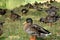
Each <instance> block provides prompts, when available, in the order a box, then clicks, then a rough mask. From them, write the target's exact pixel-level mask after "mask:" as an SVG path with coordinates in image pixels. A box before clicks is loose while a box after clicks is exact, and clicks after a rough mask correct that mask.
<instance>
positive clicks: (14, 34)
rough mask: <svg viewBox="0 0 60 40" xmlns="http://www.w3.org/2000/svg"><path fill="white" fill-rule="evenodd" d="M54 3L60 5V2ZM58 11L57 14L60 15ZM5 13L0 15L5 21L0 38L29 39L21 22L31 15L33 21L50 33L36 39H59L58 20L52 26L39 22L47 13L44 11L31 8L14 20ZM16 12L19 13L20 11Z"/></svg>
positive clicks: (1, 39)
mask: <svg viewBox="0 0 60 40" xmlns="http://www.w3.org/2000/svg"><path fill="white" fill-rule="evenodd" d="M55 4H56V5H58V7H59V6H60V3H55ZM19 9H20V8H19ZM59 11H60V10H59ZM59 11H58V14H59V15H60V12H59ZM7 14H10V13H7ZM7 14H6V15H5V16H3V17H2V16H0V20H1V21H5V23H4V26H3V31H4V33H3V34H2V35H1V36H0V40H29V35H28V34H27V33H25V31H24V29H23V28H24V25H23V22H24V21H25V19H26V18H28V17H31V18H32V19H33V20H34V23H36V24H38V25H41V26H42V27H44V28H45V29H47V30H49V31H50V32H51V33H52V35H51V36H48V37H46V38H44V39H42V38H38V39H37V40H60V20H58V21H57V22H55V23H54V24H53V26H52V27H50V26H48V24H44V23H40V22H39V21H38V20H39V19H40V18H41V17H45V16H46V15H47V14H46V13H45V12H44V11H43V12H39V11H36V10H32V9H31V10H30V11H29V12H28V14H27V15H24V16H22V18H21V20H17V21H15V22H14V21H12V20H11V19H10V18H9V15H7ZM18 14H19V15H21V12H20V13H18ZM6 16H8V17H6Z"/></svg>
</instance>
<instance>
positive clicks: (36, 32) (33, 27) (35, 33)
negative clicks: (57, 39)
mask: <svg viewBox="0 0 60 40" xmlns="http://www.w3.org/2000/svg"><path fill="white" fill-rule="evenodd" d="M23 24H24V30H25V32H26V33H27V34H29V35H30V40H36V38H37V37H46V36H48V35H51V32H49V31H48V30H46V29H45V28H43V27H41V26H39V25H38V24H33V20H32V18H27V19H26V21H25V22H24V23H23Z"/></svg>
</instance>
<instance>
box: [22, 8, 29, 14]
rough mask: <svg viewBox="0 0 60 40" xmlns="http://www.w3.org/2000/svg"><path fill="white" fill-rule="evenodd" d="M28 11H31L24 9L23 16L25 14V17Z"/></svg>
mask: <svg viewBox="0 0 60 40" xmlns="http://www.w3.org/2000/svg"><path fill="white" fill-rule="evenodd" d="M28 11H29V10H28V9H26V8H23V9H22V10H21V12H22V15H23V14H25V15H26V14H27V12H28Z"/></svg>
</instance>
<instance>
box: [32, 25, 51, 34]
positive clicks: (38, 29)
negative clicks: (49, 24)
mask: <svg viewBox="0 0 60 40" xmlns="http://www.w3.org/2000/svg"><path fill="white" fill-rule="evenodd" d="M32 28H34V29H35V30H37V31H38V32H39V33H43V34H49V33H50V32H49V31H48V30H46V29H44V28H43V27H41V26H39V25H37V24H33V27H32Z"/></svg>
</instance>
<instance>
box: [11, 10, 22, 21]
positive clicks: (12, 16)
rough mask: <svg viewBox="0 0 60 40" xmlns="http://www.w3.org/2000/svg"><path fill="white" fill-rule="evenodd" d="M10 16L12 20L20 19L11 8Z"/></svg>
mask: <svg viewBox="0 0 60 40" xmlns="http://www.w3.org/2000/svg"><path fill="white" fill-rule="evenodd" d="M10 18H11V19H13V21H15V20H16V19H21V16H20V15H18V14H16V13H14V12H13V10H12V11H11V15H10Z"/></svg>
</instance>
